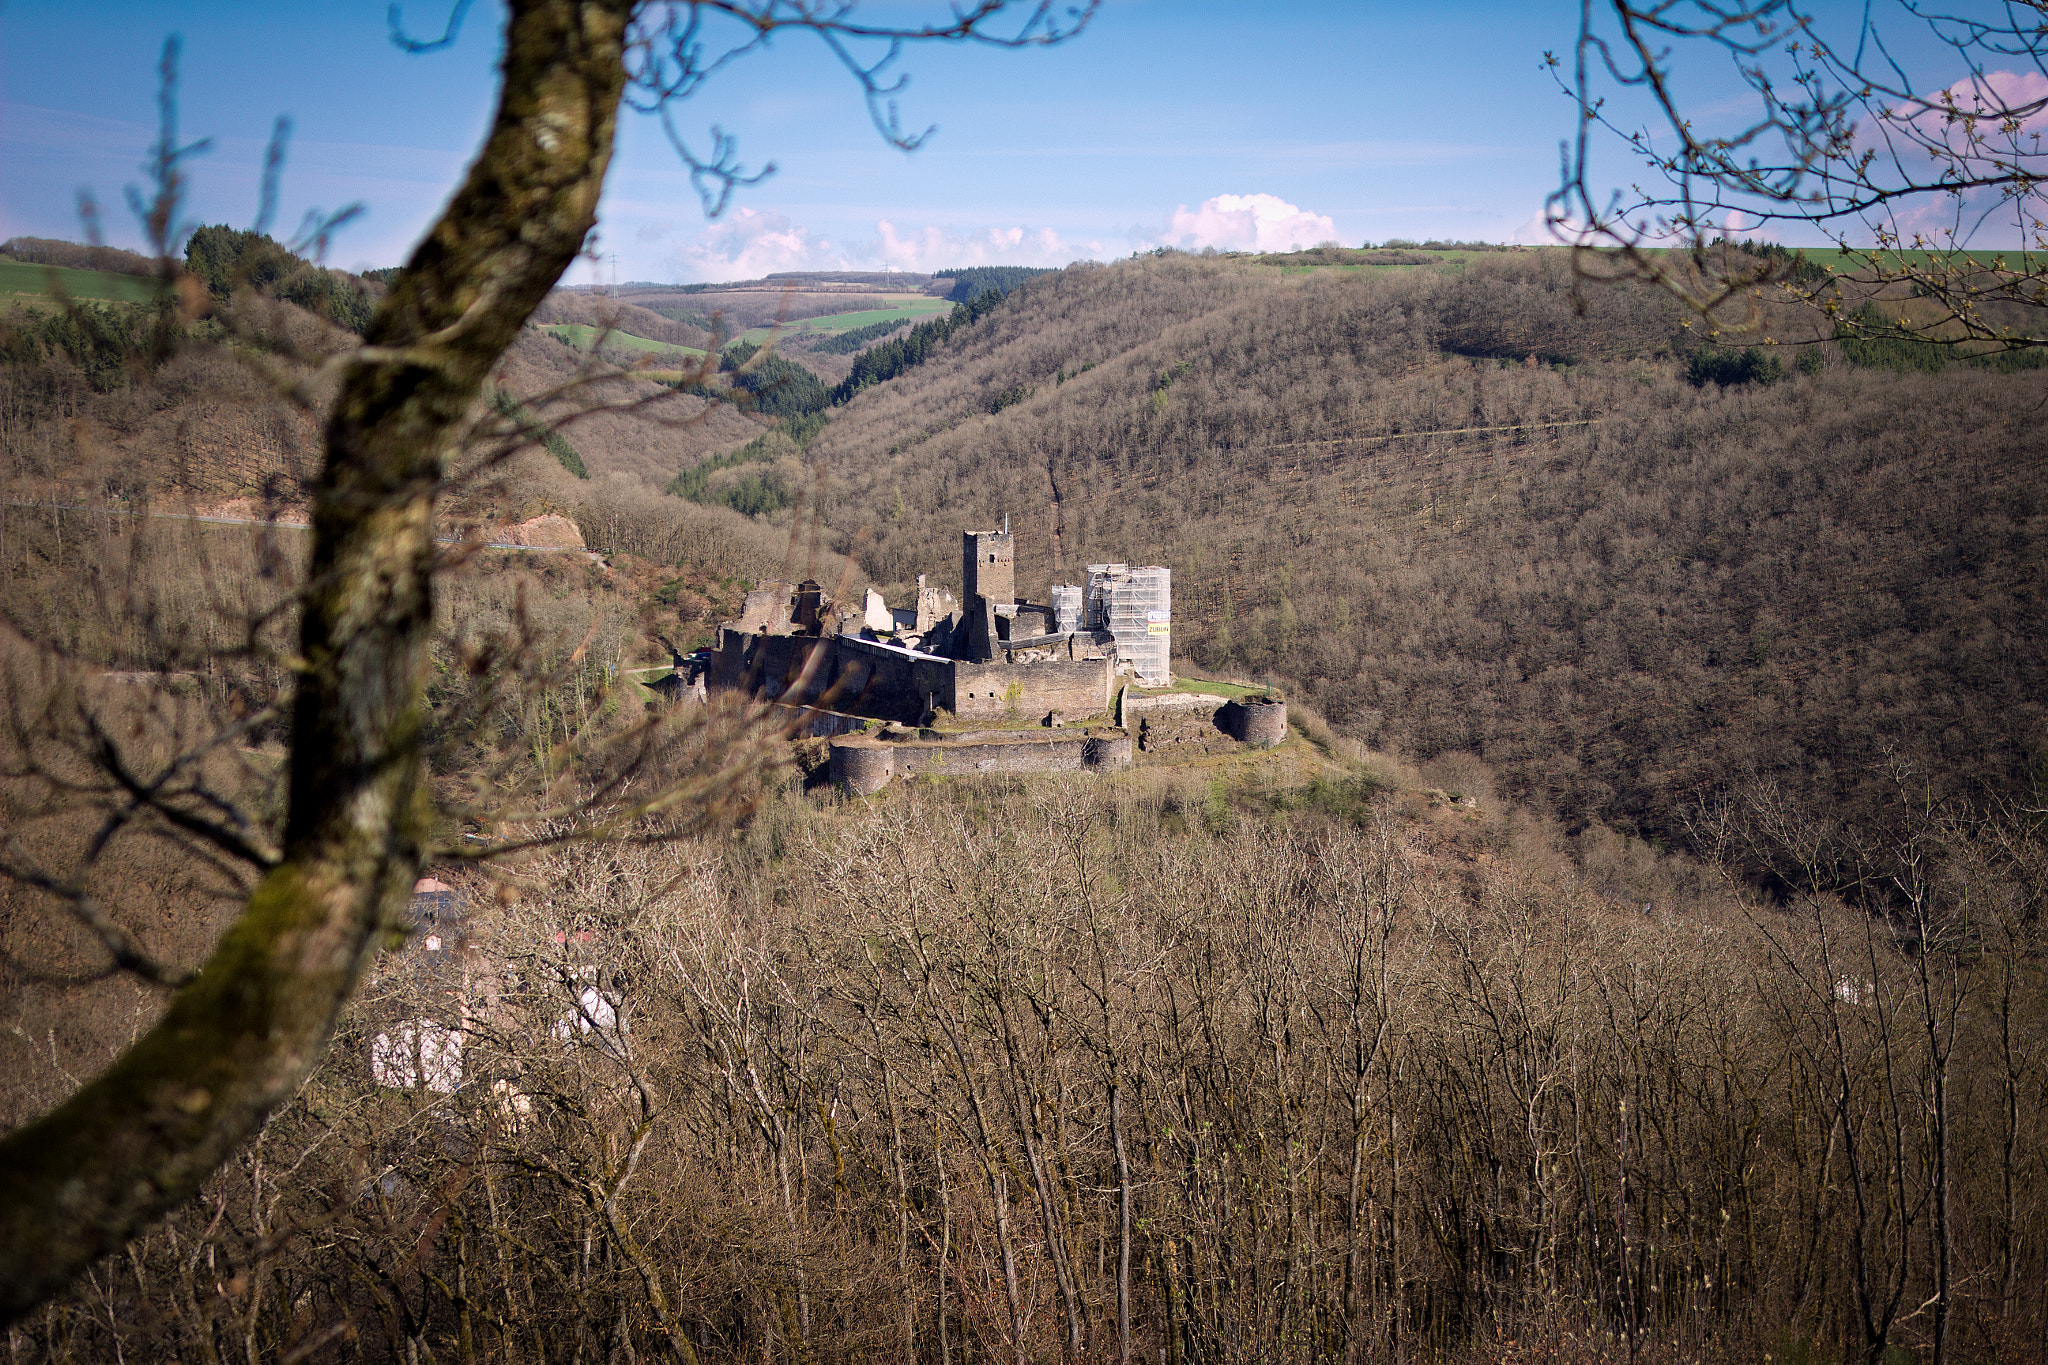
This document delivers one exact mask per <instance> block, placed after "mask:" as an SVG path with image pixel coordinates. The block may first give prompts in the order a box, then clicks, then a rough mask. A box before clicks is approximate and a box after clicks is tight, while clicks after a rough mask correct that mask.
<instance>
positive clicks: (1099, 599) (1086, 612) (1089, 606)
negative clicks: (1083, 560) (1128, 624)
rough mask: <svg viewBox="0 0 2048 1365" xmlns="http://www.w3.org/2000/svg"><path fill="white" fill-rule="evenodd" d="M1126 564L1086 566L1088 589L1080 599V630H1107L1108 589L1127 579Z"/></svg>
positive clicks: (1128, 571)
mask: <svg viewBox="0 0 2048 1365" xmlns="http://www.w3.org/2000/svg"><path fill="white" fill-rule="evenodd" d="M1130 572H1131V566H1130V565H1128V564H1090V565H1089V566H1088V587H1087V589H1086V593H1085V595H1084V597H1083V598H1082V608H1081V611H1082V618H1081V629H1083V630H1108V629H1109V587H1110V584H1112V583H1116V582H1120V581H1121V580H1123V579H1124V578H1126V577H1128V576H1129V575H1130Z"/></svg>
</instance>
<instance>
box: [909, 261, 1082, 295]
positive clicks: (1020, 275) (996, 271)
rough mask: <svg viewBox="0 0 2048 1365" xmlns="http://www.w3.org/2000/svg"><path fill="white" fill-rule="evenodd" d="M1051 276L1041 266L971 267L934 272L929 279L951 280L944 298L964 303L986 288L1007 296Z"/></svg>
mask: <svg viewBox="0 0 2048 1365" xmlns="http://www.w3.org/2000/svg"><path fill="white" fill-rule="evenodd" d="M1050 274H1052V271H1051V270H1050V269H1048V268H1046V267H1044V266H1035V265H970V266H962V267H960V268H958V269H954V270H937V271H933V272H932V278H933V279H936V280H951V281H953V288H952V291H951V292H950V293H948V294H947V295H946V297H947V298H949V299H951V300H952V301H953V302H955V303H966V302H968V301H969V300H971V299H973V298H975V297H976V296H977V295H979V294H980V293H981V292H982V291H983V290H987V289H993V290H995V291H996V292H997V293H998V294H1001V295H1004V296H1005V297H1008V295H1009V292H1010V291H1011V290H1012V289H1015V288H1016V287H1017V286H1018V285H1020V284H1022V283H1024V281H1026V280H1029V279H1033V278H1035V277H1037V276H1039V275H1050Z"/></svg>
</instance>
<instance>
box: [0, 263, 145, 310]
mask: <svg viewBox="0 0 2048 1365" xmlns="http://www.w3.org/2000/svg"><path fill="white" fill-rule="evenodd" d="M53 283H54V284H55V285H56V286H57V287H59V288H61V289H62V290H63V291H64V293H65V294H66V295H68V296H69V297H71V298H74V299H90V300H93V301H95V302H99V303H147V302H149V301H150V300H151V299H153V298H155V297H156V295H157V289H158V287H159V282H158V281H156V280H153V279H149V278H146V277H144V276H141V275H112V274H108V273H106V272H105V271H100V270H72V269H69V268H67V267H64V266H49V265H30V264H28V263H27V262H26V261H8V260H0V298H7V297H12V298H15V299H24V300H25V299H31V298H49V297H51V293H50V288H51V285H52V284H53Z"/></svg>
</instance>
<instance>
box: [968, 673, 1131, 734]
mask: <svg viewBox="0 0 2048 1365" xmlns="http://www.w3.org/2000/svg"><path fill="white" fill-rule="evenodd" d="M1111 670H1112V665H1111V663H1110V661H1109V660H1107V659H1075V660H1050V661H1047V662H1043V663H1029V664H997V663H992V664H969V663H958V664H955V665H954V666H953V698H952V705H951V706H950V707H949V708H948V709H950V710H951V711H952V712H953V714H954V715H956V716H959V717H960V718H961V719H962V720H970V719H972V720H992V719H995V718H997V717H1000V716H1006V715H1009V714H1011V713H1013V712H1014V713H1015V714H1017V715H1020V716H1029V717H1038V716H1043V715H1044V714H1046V713H1047V712H1048V711H1061V712H1065V713H1066V714H1067V715H1071V716H1092V715H1096V714H1098V713H1099V712H1101V711H1103V710H1106V709H1107V708H1108V706H1109V698H1110V685H1111V683H1112V681H1113V680H1114V675H1113V673H1112V671H1111Z"/></svg>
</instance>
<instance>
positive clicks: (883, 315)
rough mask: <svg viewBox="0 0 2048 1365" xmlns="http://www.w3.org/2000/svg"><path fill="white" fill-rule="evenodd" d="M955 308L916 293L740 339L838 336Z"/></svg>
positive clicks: (758, 330)
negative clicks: (882, 306)
mask: <svg viewBox="0 0 2048 1365" xmlns="http://www.w3.org/2000/svg"><path fill="white" fill-rule="evenodd" d="M952 309H953V305H952V303H951V302H950V301H948V300H946V299H935V298H932V297H930V296H929V295H925V294H914V295H909V296H907V297H904V298H897V299H890V300H888V306H887V307H885V308H863V309H861V310H860V311H859V312H857V313H827V314H826V315H825V316H823V317H816V318H803V319H800V320H798V321H796V322H792V323H789V324H787V325H785V326H782V327H749V328H748V329H747V330H746V331H744V332H742V333H740V335H739V337H738V338H737V339H738V340H740V341H749V342H752V343H753V344H754V345H756V346H759V345H762V344H764V343H765V342H766V341H767V340H768V338H769V337H771V336H781V337H797V336H837V335H839V333H841V332H850V331H852V330H853V329H854V328H856V327H872V326H874V325H875V324H876V323H881V322H916V321H918V320H920V319H923V318H929V317H937V316H938V315H939V314H941V313H949V312H951V311H952Z"/></svg>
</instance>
